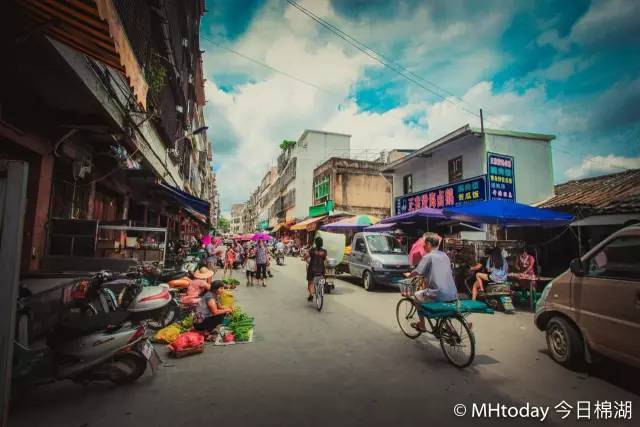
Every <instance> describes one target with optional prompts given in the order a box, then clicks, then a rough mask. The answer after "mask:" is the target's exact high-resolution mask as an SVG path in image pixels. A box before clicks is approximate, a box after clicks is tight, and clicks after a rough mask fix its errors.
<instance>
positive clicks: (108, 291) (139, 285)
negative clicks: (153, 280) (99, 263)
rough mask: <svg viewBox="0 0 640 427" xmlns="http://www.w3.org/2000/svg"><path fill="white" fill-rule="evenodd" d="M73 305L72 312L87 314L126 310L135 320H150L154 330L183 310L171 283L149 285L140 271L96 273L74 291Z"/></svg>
mask: <svg viewBox="0 0 640 427" xmlns="http://www.w3.org/2000/svg"><path fill="white" fill-rule="evenodd" d="M71 294H72V297H73V300H74V302H73V304H72V305H71V309H70V310H69V312H70V313H71V314H72V315H73V314H74V313H77V314H80V315H81V316H83V317H87V315H89V316H91V315H97V314H99V313H110V312H117V311H122V312H125V313H127V320H130V321H131V322H134V323H140V322H142V321H147V325H148V326H149V328H151V329H161V328H164V327H165V326H167V325H169V324H171V323H172V322H173V319H174V318H175V317H176V314H177V312H178V310H179V306H178V304H177V302H176V301H175V300H174V299H173V298H172V296H171V293H170V292H169V285H167V284H165V283H162V284H159V285H154V284H149V282H148V281H147V280H146V279H145V278H144V277H141V276H140V275H137V274H136V273H129V274H126V275H124V276H114V275H112V274H111V273H109V272H106V271H101V272H99V273H96V274H95V275H94V276H93V277H91V278H90V279H89V280H88V281H87V280H83V281H81V282H80V283H79V284H77V285H76V287H75V288H74V289H73V290H72V293H71Z"/></svg>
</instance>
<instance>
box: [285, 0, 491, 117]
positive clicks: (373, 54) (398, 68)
mask: <svg viewBox="0 0 640 427" xmlns="http://www.w3.org/2000/svg"><path fill="white" fill-rule="evenodd" d="M286 2H287V3H289V4H290V5H291V6H293V7H295V8H296V9H297V10H299V11H300V12H301V13H303V14H305V15H306V16H308V17H309V18H311V19H312V20H314V21H315V22H317V23H318V24H320V25H321V26H323V27H324V28H326V29H327V30H329V31H331V32H332V33H333V34H335V35H336V36H338V37H339V38H341V39H343V40H344V41H346V42H347V43H349V44H350V45H351V46H353V47H355V48H356V49H358V50H359V51H361V52H362V53H364V54H365V55H366V56H368V57H369V58H371V59H373V60H374V61H376V62H378V63H379V64H381V65H383V66H384V67H386V68H388V69H390V70H392V71H394V72H395V73H397V74H399V75H400V76H402V77H404V78H405V79H406V80H408V81H410V82H412V83H414V84H415V85H417V86H419V87H421V88H422V89H424V90H426V91H427V92H429V93H431V94H433V95H435V96H437V97H438V98H440V99H442V100H444V101H446V102H449V103H450V104H452V105H455V106H457V107H458V108H460V109H461V110H463V111H465V112H467V113H469V114H471V115H472V116H475V117H477V118H480V115H479V114H478V113H476V112H474V111H471V110H469V109H467V108H464V107H462V106H461V105H460V104H461V103H466V104H467V105H470V104H468V103H467V102H466V101H464V100H463V99H461V98H459V97H457V96H455V95H453V94H451V93H450V92H448V91H446V90H444V89H442V88H441V87H439V86H437V85H436V84H435V83H432V82H429V81H428V80H426V79H423V78H422V77H419V76H417V75H416V74H415V73H413V72H411V71H410V70H408V69H407V68H405V67H403V66H402V65H400V64H398V63H396V62H394V61H392V60H390V59H388V58H386V57H385V56H384V55H382V54H380V53H378V52H377V51H375V50H374V49H372V48H371V47H369V46H367V45H366V44H364V43H362V42H361V41H359V40H358V39H356V38H355V37H353V36H351V35H349V34H347V33H346V32H344V31H342V30H341V29H340V28H338V27H336V26H335V25H333V24H331V23H329V22H327V21H325V20H324V19H322V18H321V17H319V16H317V15H316V14H314V13H313V12H311V11H310V10H308V9H306V8H305V7H303V6H301V5H300V4H298V3H297V2H295V1H294V0H286ZM418 79H419V80H418ZM422 82H424V83H426V84H428V85H431V86H433V87H435V88H437V89H438V90H439V91H442V92H444V93H446V94H449V95H451V96H446V95H443V94H441V93H440V92H438V91H436V90H435V89H432V88H429V87H427V86H425V84H423V83H422ZM452 98H456V99H458V100H460V101H461V102H454V101H453V99H452ZM486 121H487V122H492V121H491V120H490V119H488V118H487V119H486ZM492 123H494V124H496V123H495V122H492Z"/></svg>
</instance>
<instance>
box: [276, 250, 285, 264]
mask: <svg viewBox="0 0 640 427" xmlns="http://www.w3.org/2000/svg"><path fill="white" fill-rule="evenodd" d="M275 258H276V264H278V265H284V251H283V250H282V249H276V255H275Z"/></svg>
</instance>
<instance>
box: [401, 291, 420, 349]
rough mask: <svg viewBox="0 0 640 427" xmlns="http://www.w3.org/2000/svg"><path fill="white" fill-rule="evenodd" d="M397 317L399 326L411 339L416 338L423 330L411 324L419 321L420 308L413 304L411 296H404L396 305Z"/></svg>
mask: <svg viewBox="0 0 640 427" xmlns="http://www.w3.org/2000/svg"><path fill="white" fill-rule="evenodd" d="M396 319H397V320H398V326H400V329H401V330H402V333H404V334H405V335H406V336H408V337H409V338H411V339H416V338H418V337H419V336H420V334H421V333H422V332H420V331H418V330H417V329H415V328H414V327H413V326H411V323H412V322H417V321H418V320H419V318H418V310H417V309H416V306H415V305H413V300H412V299H411V298H402V299H401V300H400V301H398V305H396Z"/></svg>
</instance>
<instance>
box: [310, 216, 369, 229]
mask: <svg viewBox="0 0 640 427" xmlns="http://www.w3.org/2000/svg"><path fill="white" fill-rule="evenodd" d="M378 221H380V219H379V218H378V217H376V216H373V215H355V216H352V217H350V218H345V219H343V220H340V221H336V222H332V223H331V224H325V225H323V226H322V227H320V229H321V230H326V231H339V230H362V229H363V228H365V227H368V226H370V225H372V224H375V223H377V222H378Z"/></svg>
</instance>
